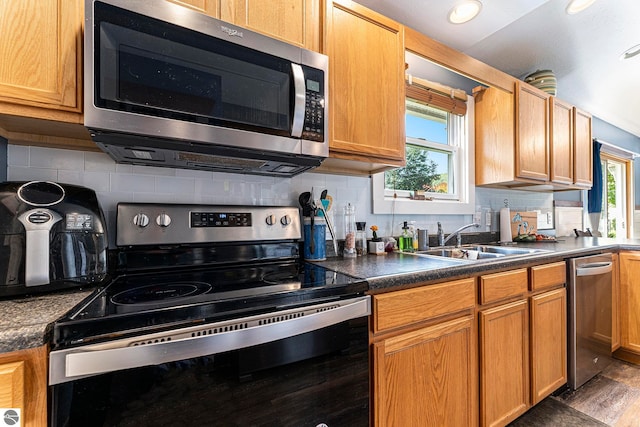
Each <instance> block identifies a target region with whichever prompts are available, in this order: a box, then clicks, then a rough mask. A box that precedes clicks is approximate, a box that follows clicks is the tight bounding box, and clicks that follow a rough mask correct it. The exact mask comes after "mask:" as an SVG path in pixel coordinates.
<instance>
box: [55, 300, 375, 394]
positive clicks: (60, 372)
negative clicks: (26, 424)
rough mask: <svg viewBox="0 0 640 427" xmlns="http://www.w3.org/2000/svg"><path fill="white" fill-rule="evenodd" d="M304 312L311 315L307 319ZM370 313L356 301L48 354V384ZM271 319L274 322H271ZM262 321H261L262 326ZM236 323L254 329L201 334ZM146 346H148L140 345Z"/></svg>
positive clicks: (238, 346) (282, 336)
mask: <svg viewBox="0 0 640 427" xmlns="http://www.w3.org/2000/svg"><path fill="white" fill-rule="evenodd" d="M309 311H313V313H312V314H306V313H308V312H309ZM369 314H371V297H370V296H361V297H357V298H351V299H348V300H342V301H333V302H330V303H323V304H317V305H313V306H305V307H301V308H297V309H291V310H284V311H280V312H276V313H269V314H264V315H259V316H251V317H246V318H242V319H234V320H232V321H227V322H218V323H211V324H206V325H198V326H193V327H189V328H183V329H180V330H174V331H168V332H161V333H155V334H149V335H145V336H136V337H133V338H128V339H121V340H117V341H111V342H106V343H100V344H94V345H87V346H83V347H74V348H70V349H64V350H57V351H52V352H51V354H50V357H49V385H55V384H61V383H64V382H68V381H73V380H76V379H80V378H85V377H90V376H94V375H99V374H103V373H108V372H114V371H120V370H124V369H129V368H136V367H141V366H150V365H157V364H161V363H167V362H172V361H178V360H184V359H190V358H194V357H201V356H206V355H211V354H217V353H223V352H226V351H231V350H237V349H241V348H245V347H249V346H254V345H258V344H264V343H267V342H272V341H277V340H281V339H285V338H288V337H292V336H295V335H299V334H303V333H306V332H311V331H315V330H318V329H322V328H326V327H328V326H331V325H335V324H338V323H341V322H344V321H347V320H350V319H356V318H359V317H365V316H368V315H369ZM274 317H278V318H279V319H275V320H274ZM282 319H284V320H282ZM261 320H265V322H264V323H262V322H260V321H261ZM241 322H251V323H256V322H257V323H258V324H259V326H250V327H247V328H246V329H244V328H238V329H235V327H234V328H228V329H233V330H229V331H226V330H225V331H224V332H221V333H216V334H213V335H209V334H206V333H203V332H202V331H203V330H205V329H206V330H208V331H210V330H212V329H213V328H216V327H222V328H224V326H225V325H228V324H236V325H237V324H238V323H241ZM199 331H200V332H199ZM184 333H186V334H189V335H191V336H189V337H187V338H179V339H176V340H173V339H171V337H172V336H176V335H179V334H184ZM209 333H210V332H209ZM193 335H195V336H193ZM145 341H146V342H152V343H150V344H143V345H142V344H140V343H142V342H145Z"/></svg>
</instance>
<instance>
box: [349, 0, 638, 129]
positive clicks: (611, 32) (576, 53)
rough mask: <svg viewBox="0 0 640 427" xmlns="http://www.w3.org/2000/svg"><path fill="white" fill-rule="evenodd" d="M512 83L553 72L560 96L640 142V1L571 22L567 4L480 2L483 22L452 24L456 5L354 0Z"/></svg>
mask: <svg viewBox="0 0 640 427" xmlns="http://www.w3.org/2000/svg"><path fill="white" fill-rule="evenodd" d="M357 1H358V3H360V4H362V5H364V6H366V7H368V8H369V9H372V10H375V11H377V12H380V13H382V14H383V15H386V16H388V17H390V18H392V19H394V20H396V21H398V22H401V23H402V24H404V25H406V26H408V27H411V28H414V29H416V30H418V31H420V32H421V33H423V34H426V35H427V36H429V37H431V38H433V39H436V40H438V41H440V42H442V43H444V44H446V45H448V46H450V47H453V48H455V49H458V50H460V51H462V52H464V53H466V54H467V55H469V56H472V57H474V58H476V59H479V60H480V61H482V62H485V63H487V64H489V65H491V66H493V67H495V68H498V69H499V70H502V71H504V72H506V73H508V74H510V75H512V76H515V77H518V78H524V77H525V76H526V75H528V74H529V73H532V72H534V71H536V70H544V69H550V70H553V72H554V73H555V75H556V79H557V82H558V87H557V91H558V93H557V96H558V98H561V99H563V100H565V101H568V102H570V103H572V104H574V105H576V106H577V107H579V108H582V109H584V110H586V111H588V112H590V113H591V114H593V115H594V116H596V117H598V118H600V119H602V120H604V121H605V122H608V123H610V124H612V125H614V126H617V127H619V128H621V129H623V130H626V131H627V132H629V133H632V134H634V135H636V136H638V137H640V55H638V56H636V57H634V58H632V59H629V60H626V61H621V60H620V59H619V57H620V55H621V54H622V53H623V52H624V51H625V50H627V49H629V48H630V47H632V46H635V45H637V44H640V1H639V0H597V1H596V2H595V3H594V4H593V5H592V6H591V7H590V8H588V9H587V10H585V11H583V12H581V13H579V14H576V15H568V14H566V13H565V7H566V5H567V2H568V0H483V1H482V3H483V8H482V11H481V13H480V15H479V16H478V17H476V18H475V19H474V20H472V21H470V22H468V23H466V24H461V25H454V24H450V23H449V22H448V21H447V14H448V12H449V10H450V9H451V7H452V6H453V5H455V4H456V3H457V2H458V1H459V0H357Z"/></svg>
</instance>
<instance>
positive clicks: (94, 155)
mask: <svg viewBox="0 0 640 427" xmlns="http://www.w3.org/2000/svg"><path fill="white" fill-rule="evenodd" d="M84 170H85V171H87V172H115V171H116V162H115V161H114V160H113V159H112V158H111V157H109V155H107V154H106V153H98V152H93V151H87V152H86V153H84Z"/></svg>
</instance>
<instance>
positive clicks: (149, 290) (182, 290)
mask: <svg viewBox="0 0 640 427" xmlns="http://www.w3.org/2000/svg"><path fill="white" fill-rule="evenodd" d="M210 290H211V285H210V284H208V283H204V282H182V283H180V282H178V283H165V284H157V285H148V286H140V287H137V288H133V289H127V290H125V291H122V292H119V293H117V294H115V295H113V296H112V297H111V302H112V303H113V304H116V305H146V304H156V303H157V302H158V301H163V302H165V301H169V300H170V301H171V302H172V303H175V302H178V300H182V299H185V298H190V297H194V296H197V295H201V294H205V293H207V292H209V291H210Z"/></svg>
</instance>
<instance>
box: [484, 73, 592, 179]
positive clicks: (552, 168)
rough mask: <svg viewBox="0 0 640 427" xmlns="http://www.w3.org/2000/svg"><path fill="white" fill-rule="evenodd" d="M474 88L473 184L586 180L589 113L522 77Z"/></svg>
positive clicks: (588, 175)
mask: <svg viewBox="0 0 640 427" xmlns="http://www.w3.org/2000/svg"><path fill="white" fill-rule="evenodd" d="M474 92H475V100H476V106H475V111H476V124H475V125H476V185H479V186H496V187H511V188H518V187H528V186H536V185H541V184H543V185H547V186H548V188H549V189H558V190H562V189H573V188H588V187H590V186H591V170H592V164H591V163H592V147H591V116H589V115H588V114H586V113H584V112H580V111H579V110H577V109H576V108H575V107H573V106H572V105H569V104H567V103H565V102H563V101H560V100H558V99H557V98H555V97H551V96H549V95H548V94H547V93H546V92H543V91H541V90H539V89H537V88H534V87H533V86H531V85H529V84H527V83H524V82H521V81H516V82H515V85H514V90H513V93H511V92H508V91H504V90H501V89H497V88H493V87H491V88H477V89H476V90H475V91H474Z"/></svg>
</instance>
